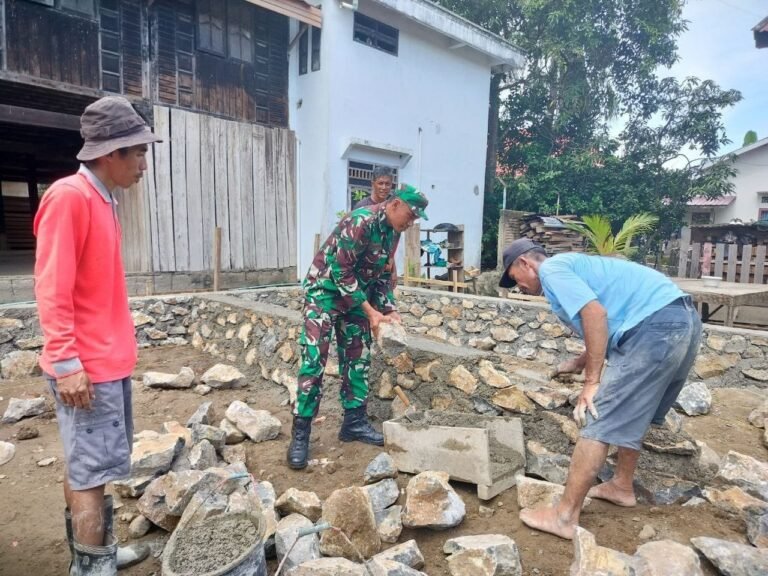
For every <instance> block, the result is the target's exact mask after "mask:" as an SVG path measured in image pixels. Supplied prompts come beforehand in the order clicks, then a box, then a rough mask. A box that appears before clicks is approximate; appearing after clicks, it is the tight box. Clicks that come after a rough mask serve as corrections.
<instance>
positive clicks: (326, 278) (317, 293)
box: [288, 186, 428, 469]
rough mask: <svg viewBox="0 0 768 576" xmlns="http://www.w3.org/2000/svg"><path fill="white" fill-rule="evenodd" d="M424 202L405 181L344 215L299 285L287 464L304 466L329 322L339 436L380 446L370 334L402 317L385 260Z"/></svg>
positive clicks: (421, 213) (419, 214)
mask: <svg viewBox="0 0 768 576" xmlns="http://www.w3.org/2000/svg"><path fill="white" fill-rule="evenodd" d="M427 203H428V202H427V199H426V197H425V196H424V195H423V194H421V193H420V192H419V191H418V190H416V189H415V188H414V187H413V186H405V187H404V188H402V189H400V190H398V191H397V192H395V193H394V194H393V195H392V196H391V197H390V198H389V199H388V200H387V201H386V202H384V203H383V204H379V205H377V206H370V207H365V208H360V209H358V210H355V211H353V212H351V213H350V214H347V215H346V216H345V217H344V218H342V220H341V221H340V222H339V223H338V224H337V225H336V228H335V229H334V231H333V233H332V234H331V235H330V236H329V237H328V239H327V240H326V241H325V243H324V244H323V246H322V247H321V248H320V251H319V252H318V253H317V255H316V256H315V259H314V261H313V262H312V266H310V268H309V272H308V273H307V277H306V278H305V279H304V284H303V286H304V291H305V297H304V329H303V331H302V334H301V338H300V340H299V342H300V344H301V347H302V353H301V368H300V369H299V379H298V391H297V401H296V406H295V407H294V418H293V431H292V434H291V444H290V446H289V448H288V465H289V466H290V467H291V468H294V469H300V468H304V467H306V465H307V459H308V457H309V436H310V431H311V426H312V419H313V418H314V417H315V415H316V414H317V410H318V408H319V407H320V399H321V397H322V393H323V388H322V382H323V372H324V371H325V363H326V361H327V359H328V350H329V348H330V344H331V334H332V332H333V330H334V328H335V330H336V343H337V346H338V353H339V374H340V375H341V378H342V383H341V393H340V397H341V404H342V406H343V407H344V423H343V424H342V427H341V430H340V431H339V440H342V441H343V442H352V441H354V440H358V441H360V442H365V443H368V444H375V445H379V446H381V445H383V444H384V437H383V436H382V435H381V433H379V432H377V431H376V430H375V429H374V428H373V426H371V423H370V422H369V421H368V415H367V413H366V404H367V402H368V370H369V367H370V346H371V333H372V332H373V334H374V335H375V334H377V333H378V329H379V325H380V324H381V323H382V322H392V321H395V322H399V321H400V316H399V314H398V313H397V311H396V307H395V302H394V296H393V294H392V284H391V278H390V276H391V272H390V271H388V268H387V263H388V262H389V259H390V256H391V255H392V253H393V251H394V249H395V248H396V247H397V240H398V239H399V237H400V233H401V232H404V231H405V230H406V229H408V228H409V227H410V226H411V224H413V222H414V221H415V220H417V219H418V218H424V219H425V220H426V219H427V217H426V215H425V214H424V208H426V207H427Z"/></svg>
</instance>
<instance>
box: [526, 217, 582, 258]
mask: <svg viewBox="0 0 768 576" xmlns="http://www.w3.org/2000/svg"><path fill="white" fill-rule="evenodd" d="M569 221H570V222H578V221H579V220H578V218H577V217H576V216H542V215H541V214H530V215H526V216H523V217H522V218H521V224H520V238H530V239H531V240H533V241H534V242H537V243H538V244H541V245H542V246H544V247H545V248H546V250H547V254H549V255H550V256H551V255H552V254H560V253H562V252H584V237H583V236H582V235H581V234H579V233H578V232H575V231H573V230H569V229H568V228H566V227H565V224H564V223H565V222H569Z"/></svg>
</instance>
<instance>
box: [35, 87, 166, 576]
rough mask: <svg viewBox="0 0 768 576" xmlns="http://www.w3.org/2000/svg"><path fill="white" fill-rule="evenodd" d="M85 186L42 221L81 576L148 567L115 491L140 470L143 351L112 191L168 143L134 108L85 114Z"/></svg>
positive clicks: (44, 360) (105, 107)
mask: <svg viewBox="0 0 768 576" xmlns="http://www.w3.org/2000/svg"><path fill="white" fill-rule="evenodd" d="M80 123H81V130H80V133H81V135H82V137H83V140H84V141H85V144H84V146H83V148H82V149H81V150H80V152H79V153H78V155H77V159H78V160H80V161H82V162H83V165H82V166H81V167H80V170H79V171H78V172H77V173H76V174H74V175H73V176H69V177H67V178H63V179H61V180H58V181H56V182H55V183H54V184H53V185H52V186H51V187H50V188H49V189H48V190H47V191H46V193H45V195H44V196H43V198H42V201H41V202H40V208H39V210H38V212H37V215H36V217H35V224H34V231H35V236H36V237H37V254H36V262H35V294H36V297H37V305H38V312H39V316H40V325H41V327H42V330H43V335H44V337H45V346H44V348H43V355H42V357H41V360H40V365H41V366H42V368H43V371H44V372H45V374H46V376H47V379H48V383H49V386H50V388H51V392H52V393H53V395H54V397H55V398H56V416H57V420H58V424H59V432H60V435H61V439H62V443H63V444H64V455H65V459H66V463H67V474H66V476H65V480H64V498H65V500H66V503H67V509H66V510H65V518H66V526H67V538H68V541H69V546H70V552H71V553H72V563H71V564H70V574H71V575H74V574H76V575H78V576H87V575H89V574H99V575H102V574H112V573H114V572H115V571H116V570H117V568H123V567H127V566H128V565H131V564H133V563H135V562H137V561H140V560H143V558H145V557H146V555H147V553H148V550H146V547H143V548H142V547H129V548H120V549H119V550H118V547H117V541H116V539H115V536H114V534H113V531H112V521H113V518H112V498H111V496H106V497H105V496H104V487H105V485H106V484H107V483H108V482H111V481H113V480H119V479H123V478H126V477H128V476H129V475H130V470H131V447H132V444H133V417H132V410H131V373H132V372H133V369H134V367H135V365H136V339H135V335H134V326H133V321H132V319H131V313H130V310H129V307H128V296H127V291H126V285H125V272H124V270H123V262H122V257H121V253H120V223H119V222H118V219H117V212H116V201H115V199H114V197H113V196H112V191H113V190H114V189H115V188H117V187H121V188H128V187H130V186H132V185H133V184H135V183H137V182H138V181H139V180H140V179H141V176H142V173H143V172H144V171H145V170H146V169H147V163H146V159H145V155H146V152H147V146H148V144H150V143H152V142H158V141H160V139H159V138H157V137H156V136H155V135H154V134H153V133H152V131H151V130H150V129H149V127H148V126H147V124H146V122H145V121H144V119H143V118H142V117H141V116H140V115H139V114H138V113H137V112H136V110H135V109H134V108H133V107H132V106H131V104H130V103H129V102H128V101H127V100H126V99H125V98H121V97H113V96H109V97H106V98H102V99H100V100H98V101H96V102H94V103H93V104H91V105H90V106H88V107H87V108H86V109H85V112H84V113H83V115H82V117H81V119H80Z"/></svg>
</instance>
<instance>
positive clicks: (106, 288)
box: [34, 166, 137, 383]
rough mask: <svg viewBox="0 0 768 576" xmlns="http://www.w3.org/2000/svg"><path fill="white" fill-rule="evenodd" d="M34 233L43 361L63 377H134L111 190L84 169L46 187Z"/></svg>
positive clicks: (49, 370) (107, 379)
mask: <svg viewBox="0 0 768 576" xmlns="http://www.w3.org/2000/svg"><path fill="white" fill-rule="evenodd" d="M34 232H35V236H36V237H37V254H36V261H35V295H36V297H37V307H38V314H39V317H40V326H41V327H42V330H43V335H44V337H45V346H44V348H43V354H42V357H41V358H40V366H41V367H42V368H43V370H44V371H45V372H46V373H47V374H50V375H51V376H56V377H59V378H61V377H64V376H68V375H70V374H76V373H78V372H80V371H82V370H85V372H86V373H87V374H88V376H89V377H90V379H91V382H93V383H99V382H111V381H114V380H119V379H122V378H125V377H127V376H130V375H131V373H132V372H133V369H134V367H135V366H136V356H137V348H136V337H135V333H134V326H133V319H132V318H131V312H130V309H129V308H128V294H127V290H126V285H125V271H124V269H123V260H122V255H121V253H120V249H121V241H120V236H121V233H120V223H119V222H118V220H117V214H116V212H115V202H114V199H113V198H112V195H111V194H110V193H109V191H108V190H107V189H106V188H105V187H104V185H103V184H102V183H101V182H100V181H99V180H98V179H97V178H96V176H94V175H93V173H92V172H90V170H88V169H87V168H85V167H84V166H83V167H82V168H81V169H80V171H79V172H78V173H77V174H75V175H73V176H69V177H67V178H62V179H61V180H58V181H56V182H54V184H53V185H52V186H51V187H50V188H49V189H48V190H47V191H46V192H45V194H44V195H43V198H42V201H41V202H40V207H39V209H38V211H37V215H36V216H35V224H34Z"/></svg>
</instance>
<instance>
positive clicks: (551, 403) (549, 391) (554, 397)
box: [525, 386, 570, 410]
mask: <svg viewBox="0 0 768 576" xmlns="http://www.w3.org/2000/svg"><path fill="white" fill-rule="evenodd" d="M525 395H526V396H528V398H530V399H531V400H533V401H534V402H536V404H538V405H539V406H541V407H542V408H544V409H545V410H554V409H555V408H560V407H561V406H565V405H566V404H567V403H568V397H569V395H570V391H569V390H559V389H557V388H548V387H546V386H539V387H538V388H533V389H530V390H526V391H525Z"/></svg>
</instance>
